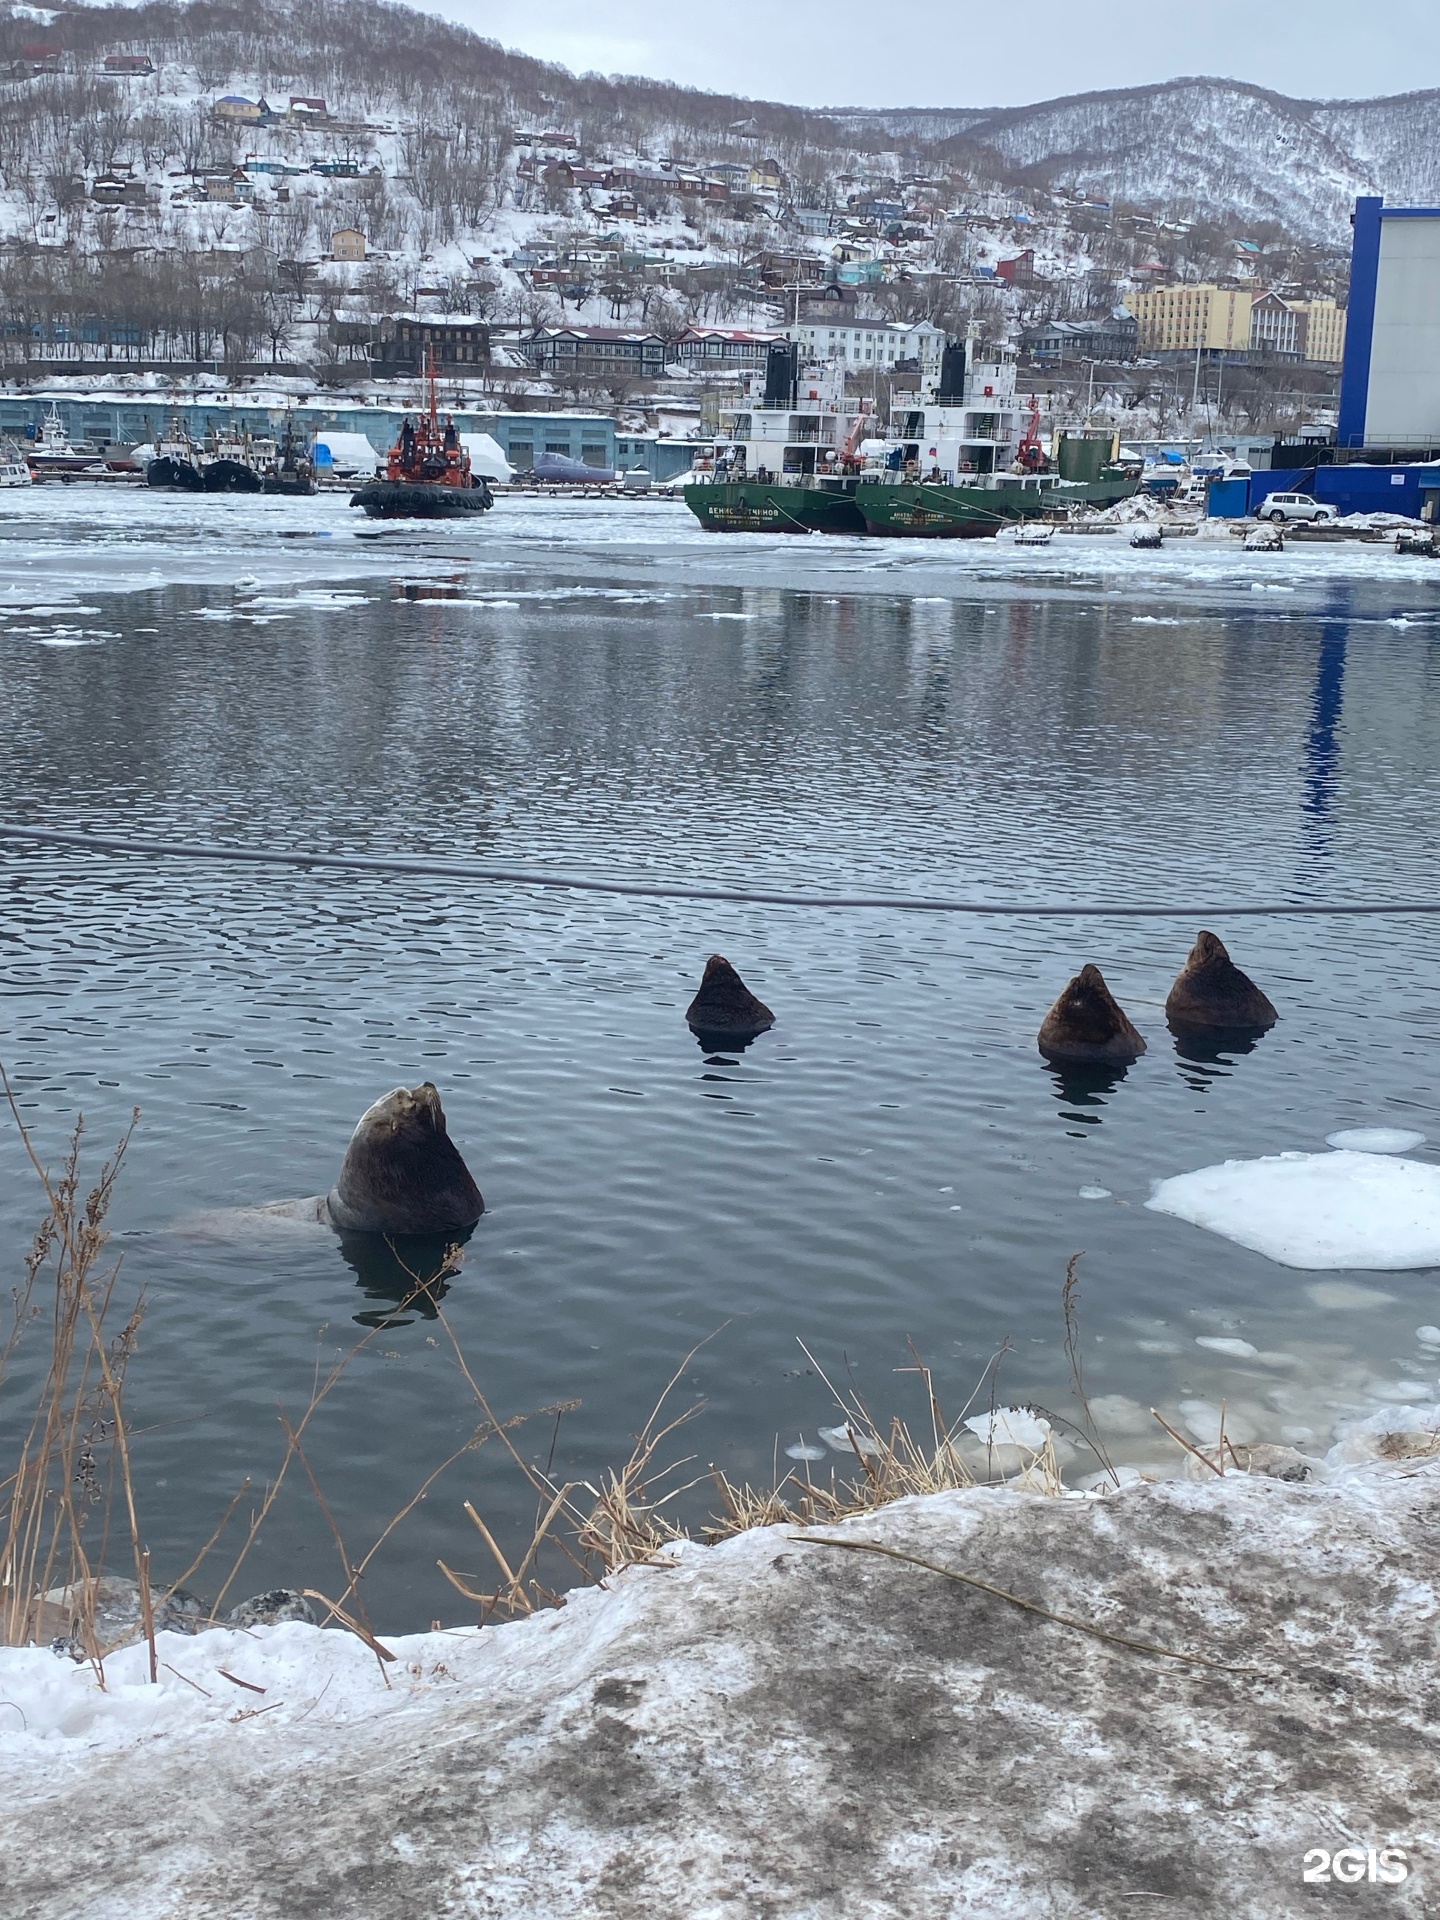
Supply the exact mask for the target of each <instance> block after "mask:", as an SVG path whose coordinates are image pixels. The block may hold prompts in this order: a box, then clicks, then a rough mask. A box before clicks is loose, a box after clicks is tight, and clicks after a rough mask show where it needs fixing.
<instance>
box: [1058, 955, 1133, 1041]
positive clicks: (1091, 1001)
mask: <svg viewBox="0 0 1440 1920" xmlns="http://www.w3.org/2000/svg"><path fill="white" fill-rule="evenodd" d="M1038 1045H1039V1048H1040V1051H1041V1053H1043V1054H1044V1055H1045V1057H1046V1059H1047V1060H1138V1059H1139V1057H1140V1055H1141V1054H1142V1053H1144V1051H1145V1042H1144V1040H1143V1039H1142V1038H1141V1036H1140V1034H1139V1033H1138V1032H1137V1031H1136V1030H1135V1028H1134V1027H1133V1026H1132V1025H1131V1024H1130V1022H1129V1020H1128V1019H1127V1018H1126V1016H1125V1012H1124V1009H1123V1008H1122V1007H1121V1006H1120V1005H1119V1003H1118V1002H1117V1000H1116V999H1115V996H1114V994H1113V993H1111V991H1110V989H1109V987H1107V986H1106V984H1105V976H1104V974H1102V973H1101V971H1100V969H1099V968H1098V967H1094V966H1088V965H1087V966H1083V967H1082V968H1081V969H1080V971H1079V973H1077V974H1076V976H1075V978H1074V979H1073V980H1072V981H1071V982H1070V984H1069V986H1068V987H1066V989H1065V991H1064V992H1063V993H1062V994H1061V996H1060V998H1059V999H1058V1000H1057V1001H1056V1002H1055V1004H1054V1006H1053V1007H1051V1009H1050V1011H1049V1013H1047V1014H1046V1016H1045V1022H1044V1025H1043V1026H1042V1027H1041V1029H1040V1037H1039V1041H1038Z"/></svg>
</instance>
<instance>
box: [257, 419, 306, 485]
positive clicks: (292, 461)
mask: <svg viewBox="0 0 1440 1920" xmlns="http://www.w3.org/2000/svg"><path fill="white" fill-rule="evenodd" d="M261 484H262V485H263V487H264V490H265V492H266V493H284V494H295V495H304V494H311V493H314V491H315V459H314V453H313V450H312V449H311V448H309V447H306V446H303V445H302V444H301V442H300V441H299V440H298V439H297V438H296V436H295V430H294V428H293V427H290V426H287V427H286V429H285V431H284V433H283V434H282V435H281V437H280V445H279V446H278V447H277V448H276V450H275V454H274V457H273V458H272V459H271V460H270V461H269V462H268V463H267V464H266V466H265V468H264V471H263V473H262V476H261Z"/></svg>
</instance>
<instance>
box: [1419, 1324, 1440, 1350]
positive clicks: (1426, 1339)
mask: <svg viewBox="0 0 1440 1920" xmlns="http://www.w3.org/2000/svg"><path fill="white" fill-rule="evenodd" d="M1415 1338H1416V1339H1417V1340H1418V1341H1419V1342H1420V1344H1421V1346H1422V1347H1440V1327H1416V1329H1415Z"/></svg>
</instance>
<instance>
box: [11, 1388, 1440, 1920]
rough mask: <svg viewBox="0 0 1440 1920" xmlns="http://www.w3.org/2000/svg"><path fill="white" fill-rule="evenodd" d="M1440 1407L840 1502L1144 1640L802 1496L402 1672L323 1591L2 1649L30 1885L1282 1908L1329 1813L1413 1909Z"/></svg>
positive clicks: (1429, 1757) (842, 1910)
mask: <svg viewBox="0 0 1440 1920" xmlns="http://www.w3.org/2000/svg"><path fill="white" fill-rule="evenodd" d="M1403 1411H1404V1413H1405V1415H1406V1417H1407V1418H1408V1417H1409V1416H1410V1414H1411V1413H1412V1412H1413V1411H1414V1410H1412V1409H1405V1410H1403ZM1432 1442H1433V1436H1427V1435H1424V1434H1421V1435H1420V1436H1419V1439H1418V1444H1417V1446H1416V1447H1415V1448H1413V1449H1410V1451H1411V1454H1412V1457H1411V1458H1409V1459H1407V1461H1406V1463H1405V1465H1404V1467H1403V1469H1402V1470H1400V1471H1396V1470H1395V1468H1394V1467H1393V1466H1387V1465H1384V1464H1380V1463H1376V1462H1373V1461H1370V1460H1368V1459H1366V1458H1364V1457H1362V1458H1360V1459H1358V1460H1357V1461H1356V1462H1355V1463H1354V1464H1350V1465H1348V1466H1347V1467H1346V1468H1345V1470H1344V1472H1343V1475H1342V1476H1341V1477H1340V1478H1339V1479H1338V1480H1337V1481H1335V1482H1334V1483H1333V1484H1315V1483H1313V1482H1309V1481H1305V1482H1299V1483H1292V1482H1282V1481H1279V1480H1275V1479H1269V1478H1259V1477H1256V1476H1254V1475H1240V1474H1229V1475H1227V1476H1226V1477H1225V1478H1224V1479H1223V1480H1220V1479H1216V1478H1214V1477H1210V1478H1208V1479H1207V1480H1205V1481H1204V1482H1186V1481H1177V1482H1172V1483H1167V1484H1164V1485H1152V1484H1139V1483H1137V1484H1132V1485H1129V1486H1127V1487H1126V1488H1125V1489H1124V1490H1123V1491H1121V1492H1119V1493H1116V1494H1113V1495H1111V1496H1109V1497H1102V1498H1091V1497H1087V1496H1076V1497H1073V1498H1070V1499H1046V1498H1043V1497H1039V1496H1034V1495H1025V1494H1020V1493H1016V1492H1011V1491H1002V1490H996V1489H984V1490H979V1489H977V1490H973V1491H970V1492H965V1493H954V1494H941V1495H936V1496H933V1497H930V1498H926V1499H914V1500H905V1501H901V1502H898V1503H896V1504H895V1505H894V1506H892V1507H889V1508H886V1509H884V1510H883V1511H882V1512H880V1513H878V1514H875V1515H873V1516H870V1517H869V1518H867V1519H864V1520H858V1521H854V1522H851V1523H849V1524H847V1525H845V1526H843V1527H837V1528H833V1529H821V1530H820V1532H821V1533H823V1534H824V1535H825V1536H826V1537H827V1538H832V1539H840V1540H849V1541H864V1542H868V1543H872V1544H875V1545H879V1546H882V1547H887V1548H889V1549H891V1550H892V1551H894V1552H896V1553H900V1554H909V1555H913V1556H918V1557H919V1558H920V1559H923V1560H926V1561H929V1562H931V1563H933V1564H934V1565H937V1566H943V1567H948V1568H952V1569H955V1570H957V1571H960V1572H968V1573H972V1574H974V1575H976V1576H978V1577H979V1578H980V1579H982V1580H984V1581H987V1582H988V1583H990V1585H991V1586H992V1587H994V1588H1000V1589H1002V1590H1003V1591H1005V1592H1009V1593H1014V1594H1018V1595H1020V1596H1022V1597H1024V1598H1025V1599H1028V1600H1030V1601H1032V1602H1034V1603H1036V1604H1037V1605H1038V1606H1040V1607H1042V1608H1045V1609H1048V1610H1050V1611H1051V1612H1052V1613H1060V1614H1063V1615H1065V1616H1066V1618H1067V1619H1068V1620H1070V1621H1072V1622H1073V1621H1077V1620H1078V1621H1081V1622H1085V1623H1089V1625H1091V1626H1092V1627H1094V1628H1097V1629H1099V1630H1100V1633H1102V1634H1112V1635H1118V1636H1120V1637H1121V1639H1123V1640H1130V1641H1138V1642H1143V1643H1146V1644H1147V1645H1148V1646H1149V1647H1150V1648H1151V1649H1152V1651H1148V1652H1147V1651H1144V1650H1141V1649H1140V1648H1137V1647H1134V1646H1126V1645H1123V1644H1118V1643H1117V1642H1116V1641H1115V1640H1110V1639H1105V1638H1100V1637H1097V1636H1096V1635H1095V1634H1094V1633H1090V1632H1085V1631H1081V1630H1079V1629H1077V1628H1076V1627H1075V1626H1074V1625H1065V1624H1061V1623H1059V1622H1057V1621H1055V1620H1054V1619H1050V1618H1047V1617H1045V1616H1043V1615H1041V1614H1037V1613H1034V1612H1026V1611H1023V1610H1021V1609H1020V1608H1017V1607H1015V1606H1014V1605H1012V1604H1010V1603H1008V1602H1007V1601H1006V1600H1004V1599H1003V1598H998V1597H996V1595H995V1594H994V1593H993V1592H982V1591H978V1590H977V1589H976V1588H974V1587H971V1586H966V1585H964V1584H958V1583H956V1582H955V1581H952V1580H947V1579H945V1578H943V1577H941V1576H940V1575H938V1574H936V1573H935V1572H933V1571H928V1570H926V1568H924V1567H920V1566H916V1565H913V1564H909V1563H907V1562H905V1561H903V1560H896V1559H893V1558H888V1557H882V1556H879V1555H875V1554H871V1553H867V1552H847V1551H841V1550H838V1549H836V1548H834V1547H829V1546H823V1545H815V1544H808V1543H807V1542H806V1540H805V1539H804V1538H797V1537H796V1536H795V1535H794V1534H793V1533H792V1532H791V1531H790V1530H788V1529H784V1528H770V1529H766V1530H763V1531H758V1532H755V1533H751V1534H746V1535H743V1536H741V1537H740V1538H738V1539H735V1540H732V1541H729V1542H727V1543H725V1544H724V1545H722V1546H720V1547H717V1548H713V1549H705V1548H701V1547H695V1546H689V1545H687V1546H685V1547H684V1548H682V1549H680V1550H677V1551H676V1552H675V1553H674V1554H672V1555H670V1556H669V1557H668V1558H667V1560H666V1562H665V1563H664V1564H662V1565H658V1566H654V1567H646V1568H636V1569H633V1570H630V1571H628V1572H627V1573H625V1574H623V1575H620V1576H618V1577H617V1578H616V1579H614V1580H613V1581H612V1582H611V1583H610V1588H609V1590H590V1591H587V1592H582V1593H579V1594H577V1595H575V1596H573V1597H572V1599H571V1601H570V1604H569V1605H568V1606H566V1607H565V1608H564V1609H563V1610H561V1611H558V1612H550V1613H546V1614H544V1615H541V1616H537V1617H536V1618H534V1619H532V1620H527V1621H525V1622H522V1623H520V1624H517V1625H513V1626H505V1627H499V1628H494V1627H492V1628H486V1629H484V1630H483V1631H479V1632H476V1631H463V1632H458V1633H453V1634H444V1633H441V1634H424V1635H418V1636H414V1637H411V1638H403V1639H398V1640H395V1641H393V1642H392V1643H390V1644H391V1650H392V1651H393V1652H394V1653H395V1654H396V1656H397V1658H396V1660H395V1661H394V1662H393V1663H392V1664H391V1666H390V1668H389V1676H390V1679H389V1685H388V1687H387V1684H386V1681H385V1680H384V1679H382V1678H381V1676H380V1673H379V1669H378V1665H377V1663H376V1661H375V1658H374V1656H373V1655H372V1654H370V1653H369V1652H368V1651H367V1650H366V1649H365V1648H364V1647H362V1646H361V1645H360V1644H359V1643H358V1642H357V1641H355V1640H353V1639H351V1638H350V1637H349V1636H346V1635H343V1634H340V1633H338V1632H334V1631H330V1632H322V1631H321V1630H319V1629H317V1628H311V1627H301V1626H282V1627H274V1628H267V1629H260V1630H257V1631H255V1632H253V1633H250V1634H238V1633H228V1632H227V1633H216V1634H213V1635H208V1636H204V1637H203V1638H201V1639H197V1640H177V1639H175V1638H174V1637H172V1636H166V1637H165V1638H164V1640H163V1641H162V1643H161V1647H160V1652H161V1658H162V1659H163V1660H164V1661H165V1662H166V1663H167V1664H166V1666H165V1667H164V1668H162V1679H161V1685H160V1686H159V1687H157V1688H151V1687H148V1686H146V1685H145V1684H144V1679H143V1675H144V1659H145V1656H144V1653H143V1651H142V1650H139V1649H136V1650H134V1651H133V1652H131V1653H127V1654H123V1655H119V1656H116V1657H115V1658H113V1659H112V1660H111V1661H110V1662H109V1663H108V1669H107V1682H108V1686H107V1692H106V1693H105V1694H103V1695H102V1694H100V1693H99V1692H98V1691H97V1690H96V1689H95V1686H94V1683H93V1680H92V1679H91V1678H90V1676H89V1675H88V1674H87V1673H86V1672H85V1671H84V1670H82V1669H80V1668H76V1667H73V1666H71V1665H69V1664H68V1663H65V1662H61V1661H58V1660H56V1659H55V1658H54V1656H52V1655H51V1654H49V1653H48V1652H44V1651H40V1650H27V1651H24V1652H7V1653H0V1700H3V1701H5V1702H7V1703H8V1705H7V1706H5V1707H0V1846H3V1848H4V1857H5V1861H6V1867H5V1875H6V1893H5V1901H4V1908H5V1912H6V1915H7V1920H8V1916H10V1915H14V1916H16V1920H21V1916H23V1917H24V1920H62V1916H63V1920H75V1916H76V1915H80V1914H83V1915H85V1916H86V1920H182V1916H183V1920H274V1917H275V1916H277V1915H279V1914H281V1913H285V1914H290V1913H296V1914H300V1913H305V1914H315V1915H322V1914H333V1915H337V1916H339V1915H344V1916H346V1920H351V1917H352V1916H355V1917H358V1916H363V1920H415V1916H417V1915H430V1914H437V1915H438V1914H446V1915H449V1916H451V1917H452V1920H470V1917H471V1916H473V1917H474V1920H479V1917H480V1916H482V1915H483V1916H487V1920H540V1917H542V1916H543V1920H592V1916H596V1915H605V1916H610V1917H611V1920H652V1917H653V1916H656V1915H662V1914H663V1915H672V1914H673V1915H676V1916H699V1915H704V1916H707V1920H712V1917H713V1920H749V1916H751V1915H754V1914H759V1913H772V1914H775V1915H777V1916H779V1915H785V1916H796V1917H797V1920H798V1917H799V1916H814V1920H830V1917H831V1916H834V1917H835V1920H852V1916H853V1920H862V1916H863V1920H901V1917H902V1916H903V1920H952V1916H955V1915H958V1914H975V1915H981V1914H983V1915H985V1916H986V1920H1019V1916H1037V1917H1038V1916H1041V1915H1044V1916H1047V1917H1048V1916H1054V1917H1055V1920H1112V1916H1113V1915H1115V1914H1116V1913H1119V1912H1128V1911H1129V1910H1130V1906H1131V1905H1132V1904H1134V1903H1135V1901H1136V1900H1138V1899H1139V1897H1141V1896H1148V1899H1147V1900H1146V1904H1147V1905H1148V1904H1150V1903H1152V1902H1153V1903H1154V1906H1155V1910H1157V1911H1158V1910H1163V1911H1164V1912H1165V1913H1166V1914H1167V1915H1168V1916H1171V1917H1172V1920H1175V1917H1177V1916H1178V1920H1200V1917H1201V1916H1207V1917H1208V1916H1212V1915H1214V1914H1217V1913H1225V1914H1229V1915H1233V1916H1235V1920H1285V1917H1286V1916H1289V1915H1297V1916H1298V1915H1302V1914H1306V1913H1309V1912H1310V1911H1311V1907H1310V1904H1309V1902H1308V1901H1307V1900H1305V1899H1304V1898H1303V1897H1302V1896H1304V1895H1307V1894H1308V1892H1309V1889H1308V1888H1306V1887H1304V1886H1302V1883H1301V1880H1300V1866H1301V1860H1302V1856H1303V1854H1304V1853H1305V1851H1306V1850H1307V1849H1309V1848H1312V1847H1316V1846H1325V1847H1331V1848H1333V1847H1337V1846H1342V1845H1350V1844H1359V1845H1361V1846H1366V1845H1374V1846H1387V1845H1388V1846H1398V1847H1401V1848H1402V1849H1407V1850H1409V1853H1410V1861H1411V1863H1412V1864H1413V1867H1414V1872H1413V1874H1412V1877H1411V1879H1410V1880H1409V1881H1408V1882H1407V1883H1406V1884H1405V1885H1403V1886H1401V1887H1399V1888H1391V1889H1389V1890H1388V1891H1387V1896H1386V1904H1385V1910H1386V1912H1387V1913H1398V1914H1415V1915H1419V1914H1421V1913H1422V1912H1423V1911H1424V1910H1425V1909H1424V1906H1423V1901H1424V1899H1425V1898H1426V1897H1427V1896H1426V1879H1425V1869H1426V1864H1427V1860H1426V1856H1427V1850H1428V1849H1429V1848H1430V1847H1431V1846H1432V1845H1433V1841H1434V1834H1433V1831H1432V1829H1433V1826H1434V1821H1433V1817H1432V1816H1433V1810H1434V1804H1435V1803H1434V1794H1433V1749H1432V1746H1431V1742H1430V1731H1431V1730H1430V1728H1429V1724H1428V1716H1429V1713H1430V1702H1431V1701H1432V1700H1433V1698H1434V1694H1435V1689H1436V1685H1437V1683H1440V1657H1437V1649H1436V1636H1435V1623H1436V1619H1437V1616H1440V1593H1437V1574H1436V1567H1435V1560H1434V1553H1433V1537H1434V1526H1435V1523H1436V1518H1437V1514H1440V1459H1433V1458H1427V1457H1425V1455H1426V1451H1427V1448H1428V1447H1429V1445H1430V1444H1431V1443H1432ZM1376 1450H1379V1451H1382V1452H1383V1451H1384V1442H1383V1438H1382V1440H1381V1441H1380V1442H1378V1443H1377V1445H1376V1446H1375V1447H1370V1448H1369V1449H1368V1451H1369V1452H1374V1451H1376ZM1357 1451H1359V1452H1360V1453H1361V1454H1362V1455H1364V1454H1365V1453H1366V1451H1367V1449H1366V1448H1365V1447H1360V1448H1358V1449H1357ZM812 1538H813V1536H812ZM1277 1596H1279V1600H1278V1603H1277ZM1156 1647H1161V1648H1169V1649H1172V1650H1173V1651H1175V1652H1178V1653H1183V1654H1186V1655H1189V1656H1191V1658H1190V1659H1189V1660H1182V1659H1175V1658H1169V1657H1165V1656H1164V1655H1163V1654H1158V1653H1156V1652H1155V1651H1153V1649H1154V1648H1156ZM1204 1663H1210V1664H1204ZM182 1674H183V1675H184V1678H183V1679H182V1678H180V1677H179V1676H180V1675H182ZM239 1682H245V1683H248V1684H246V1685H244V1686H242V1685H240V1684H238V1683H239ZM258 1689H264V1691H263V1692H261V1691H258ZM1317 1782H1320V1783H1323V1791H1317V1786H1316V1783H1317ZM1122 1895H1123V1896H1125V1898H1124V1900H1123V1901H1122V1898H1121V1896H1122ZM1132 1896H1133V1897H1134V1898H1133V1899H1132Z"/></svg>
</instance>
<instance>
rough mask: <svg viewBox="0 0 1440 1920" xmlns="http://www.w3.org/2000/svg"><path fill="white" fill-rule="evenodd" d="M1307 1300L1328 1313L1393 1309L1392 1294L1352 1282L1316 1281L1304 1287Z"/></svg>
mask: <svg viewBox="0 0 1440 1920" xmlns="http://www.w3.org/2000/svg"><path fill="white" fill-rule="evenodd" d="M1305 1294H1306V1297H1307V1299H1309V1300H1310V1301H1311V1303H1312V1304H1313V1305H1314V1306H1317V1307H1323V1308H1324V1309H1325V1310H1326V1312H1328V1313H1363V1312H1365V1311H1366V1310H1367V1309H1368V1308H1370V1307H1393V1306H1394V1304H1395V1296H1394V1294H1393V1293H1382V1292H1381V1291H1380V1289H1379V1287H1362V1286H1360V1285H1359V1284H1358V1282H1356V1281H1354V1280H1317V1281H1316V1282H1315V1284H1314V1285H1313V1286H1310V1287H1306V1289H1305Z"/></svg>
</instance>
